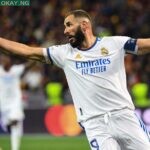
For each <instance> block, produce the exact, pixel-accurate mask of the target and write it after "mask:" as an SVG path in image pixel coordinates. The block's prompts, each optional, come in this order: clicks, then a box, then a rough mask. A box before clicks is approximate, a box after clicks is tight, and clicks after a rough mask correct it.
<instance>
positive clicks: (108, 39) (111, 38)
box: [102, 36, 130, 42]
mask: <svg viewBox="0 0 150 150" xmlns="http://www.w3.org/2000/svg"><path fill="white" fill-rule="evenodd" d="M128 39H130V37H128V36H108V37H103V38H102V40H103V41H114V42H117V41H118V42H119V41H121V40H128Z"/></svg>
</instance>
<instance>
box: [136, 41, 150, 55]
mask: <svg viewBox="0 0 150 150" xmlns="http://www.w3.org/2000/svg"><path fill="white" fill-rule="evenodd" d="M137 46H138V54H139V55H142V54H147V53H150V38H147V39H138V40H137Z"/></svg>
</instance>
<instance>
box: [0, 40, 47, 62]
mask: <svg viewBox="0 0 150 150" xmlns="http://www.w3.org/2000/svg"><path fill="white" fill-rule="evenodd" d="M42 49H43V48H42V47H31V46H28V45H25V44H22V43H18V42H14V41H11V40H7V39H4V38H0V51H4V52H6V53H8V54H15V55H19V56H22V57H25V58H27V59H33V60H37V61H41V62H43V63H45V58H44V56H43V52H42Z"/></svg>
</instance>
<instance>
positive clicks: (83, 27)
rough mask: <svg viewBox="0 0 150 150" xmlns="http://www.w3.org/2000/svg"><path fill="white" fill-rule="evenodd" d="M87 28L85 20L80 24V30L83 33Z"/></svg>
mask: <svg viewBox="0 0 150 150" xmlns="http://www.w3.org/2000/svg"><path fill="white" fill-rule="evenodd" d="M88 27H89V24H88V22H87V21H85V20H83V21H82V22H81V30H82V31H83V32H85V31H86V30H87V29H88Z"/></svg>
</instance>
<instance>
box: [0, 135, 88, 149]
mask: <svg viewBox="0 0 150 150" xmlns="http://www.w3.org/2000/svg"><path fill="white" fill-rule="evenodd" d="M0 147H1V148H2V150H10V141H9V136H1V135H0ZM0 150H1V149H0ZM20 150H90V148H89V145H88V141H87V139H86V137H85V136H84V135H81V136H76V137H53V136H50V135H39V134H33V135H24V136H23V138H22V144H21V149H20Z"/></svg>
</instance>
